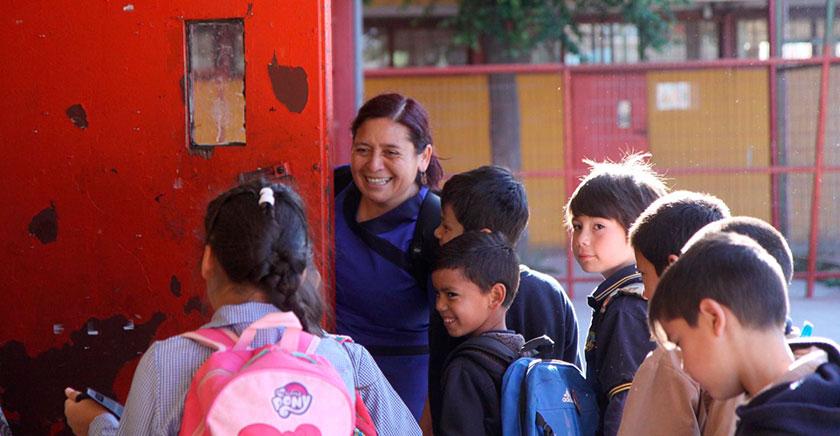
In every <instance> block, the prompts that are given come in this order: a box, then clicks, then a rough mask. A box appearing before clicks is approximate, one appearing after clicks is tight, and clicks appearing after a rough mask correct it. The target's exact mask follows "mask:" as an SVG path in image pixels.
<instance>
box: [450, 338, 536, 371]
mask: <svg viewBox="0 0 840 436" xmlns="http://www.w3.org/2000/svg"><path fill="white" fill-rule="evenodd" d="M455 356H466V357H467V358H469V359H470V360H472V361H473V362H475V363H477V364H478V365H481V367H482V368H484V369H486V370H487V371H488V372H490V373H500V374H501V373H504V372H505V370H506V369H507V367H508V366H509V365H510V363H511V362H513V361H514V360H516V358H518V357H519V354H518V353H516V352H515V351H513V350H511V349H510V348H508V347H507V346H505V344H503V343H501V342H499V341H498V340H496V339H493V338H488V337H486V336H476V337H473V338H470V339H468V340H467V341H466V342H464V343H462V344H461V345H458V346H457V347H455V349H454V350H452V352H451V353H450V354H449V357H447V358H446V362H445V363H444V365H443V367H444V368H446V367H447V366H449V361H450V360H452V359H453V358H454V357H455Z"/></svg>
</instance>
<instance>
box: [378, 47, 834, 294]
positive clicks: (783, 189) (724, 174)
mask: <svg viewBox="0 0 840 436" xmlns="http://www.w3.org/2000/svg"><path fill="white" fill-rule="evenodd" d="M824 47H826V48H825V51H824V53H823V56H821V57H817V58H811V59H805V60H791V59H780V58H776V57H772V58H770V59H769V60H733V59H728V60H718V61H708V62H686V63H671V64H649V63H647V64H630V65H597V66H596V65H585V66H565V65H492V66H490V65H483V66H466V67H452V68H445V69H441V68H416V69H396V70H395V69H389V70H376V71H368V72H367V73H366V87H367V94H368V96H370V95H373V94H376V93H377V92H381V91H382V90H385V89H388V90H395V91H400V92H404V93H407V94H412V95H415V96H416V97H418V98H419V99H420V100H421V101H422V102H423V103H424V104H425V103H427V102H428V103H429V105H430V106H431V107H430V112H431V113H432V118H433V120H432V122H433V126H434V128H435V129H436V130H437V129H439V130H443V131H444V133H447V132H449V133H448V136H446V140H447V141H449V142H451V143H450V144H442V143H441V142H440V138H438V139H436V145H437V146H439V149H445V151H446V152H445V153H444V154H447V153H448V155H451V156H453V159H452V161H451V162H452V163H453V166H454V167H455V168H449V167H447V162H446V161H444V167H445V168H446V169H447V170H448V171H449V172H450V173H451V172H458V171H461V170H464V169H467V168H468V167H469V165H467V164H465V163H464V159H463V156H460V154H461V151H459V150H466V151H467V154H471V151H472V149H471V148H470V147H473V148H474V147H479V148H480V147H483V146H486V144H485V145H478V146H476V145H475V144H465V143H462V142H461V140H460V138H461V137H460V136H459V135H460V133H458V131H460V132H463V131H465V130H469V129H466V128H464V127H465V126H460V125H459V126H455V125H454V124H453V125H450V126H447V123H450V124H451V123H454V121H453V119H452V117H453V115H452V114H451V113H448V115H446V116H443V115H441V116H438V117H437V118H436V113H438V114H440V113H443V112H445V110H444V109H441V107H447V106H454V105H456V104H457V105H463V102H458V103H455V102H454V101H453V99H455V98H459V97H458V95H459V94H457V93H456V90H457V89H458V87H463V86H465V85H463V84H459V83H461V82H455V78H459V80H460V78H482V77H486V76H489V75H491V74H498V73H516V74H517V76H518V77H520V78H522V77H526V76H539V78H540V80H555V81H556V83H559V86H558V87H557V88H558V89H556V91H557V93H558V94H559V95H560V98H559V101H560V102H561V103H560V104H559V105H558V106H557V107H551V106H543V107H540V108H539V110H540V111H547V112H551V113H555V112H559V113H561V114H562V117H561V118H560V122H561V123H562V136H561V137H558V138H555V140H554V143H551V142H550V141H549V142H548V143H544V144H542V145H539V146H531V145H527V144H525V139H524V137H525V136H526V134H525V133H524V132H523V134H522V135H521V137H522V138H523V144H522V145H521V146H522V147H523V150H524V149H525V148H527V147H530V148H529V149H539V150H541V151H540V153H542V154H541V155H543V154H545V153H548V154H551V153H555V154H559V156H557V157H558V159H557V160H555V162H562V163H561V164H560V165H554V166H545V165H543V166H541V167H540V166H539V165H537V167H538V168H536V169H535V168H534V165H531V167H530V168H529V167H528V166H527V165H523V168H522V169H521V171H520V175H521V177H522V178H523V179H524V180H526V184H527V182H534V183H536V181H538V180H548V181H554V182H557V184H558V185H559V184H562V186H563V190H562V192H559V193H558V195H554V197H553V199H552V200H551V201H552V202H553V203H555V206H556V205H562V204H565V202H566V198H568V195H569V194H570V193H571V192H572V191H573V189H574V187H575V185H576V182H577V179H578V177H579V176H580V175H581V174H582V173H583V171H584V168H581V167H580V166H579V162H576V160H577V158H579V157H581V156H587V154H586V153H587V152H588V151H587V150H583V152H581V148H582V147H584V146H583V145H581V140H580V139H576V137H578V138H579V137H581V135H576V132H577V131H578V129H584V130H585V133H586V134H587V135H598V134H599V132H603V128H601V127H598V125H599V124H598V122H597V121H598V120H594V119H593V120H583V121H581V120H577V121H575V120H574V119H573V118H574V117H573V115H574V114H575V112H576V111H581V110H583V108H582V107H581V105H588V104H595V103H592V102H594V101H596V100H598V99H603V98H605V97H604V95H606V94H609V93H610V92H612V91H609V89H607V87H605V88H603V89H601V90H596V92H595V93H594V94H599V93H600V94H604V95H587V96H586V97H585V98H580V95H576V93H578V94H579V93H580V92H584V91H581V89H583V88H582V87H579V86H577V85H578V84H580V83H582V82H583V81H584V80H585V79H586V78H587V77H591V76H592V75H602V76H603V77H606V78H607V79H605V80H606V81H609V80H612V81H614V82H615V81H618V82H621V81H622V80H624V79H623V78H625V77H628V76H630V75H633V76H638V75H639V74H643V75H647V87H648V93H647V96H648V98H647V102H646V103H645V102H642V103H640V104H647V106H652V107H653V106H656V105H658V104H659V103H658V102H657V96H656V95H655V94H656V92H654V89H652V88H653V87H654V86H656V87H658V86H659V84H660V83H666V84H667V85H668V86H673V84H675V83H676V84H679V83H682V82H683V81H685V82H689V83H694V82H697V83H700V85H701V86H703V87H704V90H705V91H704V92H706V93H707V94H714V96H712V97H709V96H707V95H705V94H704V95H703V96H700V97H699V98H697V100H698V101H699V102H700V103H699V104H701V105H706V106H705V107H700V108H697V107H694V108H693V109H694V110H695V113H696V114H697V115H696V118H695V120H696V121H688V122H687V123H685V122H684V124H682V126H684V127H685V128H687V129H689V130H690V132H686V141H687V142H689V143H691V142H692V141H693V142H697V140H698V138H696V137H697V136H702V135H703V134H704V132H707V133H708V134H709V135H714V136H715V137H716V138H720V139H721V141H720V142H719V143H718V144H717V146H714V141H712V144H713V146H711V148H704V149H697V150H693V149H691V146H688V148H686V149H682V150H680V151H678V152H675V151H674V150H675V148H678V143H679V142H680V141H681V139H682V138H680V135H679V131H677V133H676V134H674V133H673V132H672V133H663V130H667V129H666V128H665V127H663V125H664V124H667V123H668V120H667V119H664V121H663V119H659V120H654V119H652V118H650V119H648V120H647V123H646V125H645V126H646V127H644V128H643V129H641V130H639V133H642V134H644V135H645V136H646V137H647V138H648V141H649V144H650V147H651V151H652V152H653V155H654V162H655V163H656V164H657V170H659V171H661V172H663V173H665V174H666V175H667V176H668V177H670V178H674V179H675V180H676V181H677V185H678V187H679V188H686V187H688V188H690V189H693V190H702V191H706V192H710V193H712V194H715V195H718V196H721V197H727V195H728V196H729V197H728V198H725V199H726V200H727V203H729V205H730V207H732V208H733V213H736V214H754V213H750V212H749V211H754V210H756V209H755V207H754V205H749V204H743V205H741V203H745V202H746V203H748V202H750V201H752V200H753V199H752V198H751V197H755V195H754V194H758V195H759V196H766V198H767V202H762V201H759V204H760V205H761V204H764V203H767V204H766V205H765V206H764V208H765V209H766V211H767V212H766V218H765V219H767V220H768V221H770V222H772V224H773V225H774V226H775V227H777V228H779V229H780V230H781V231H782V232H783V233H784V234H785V235H786V237H788V239H789V241H790V242H791V246H792V248H793V251H794V256H795V258H796V259H797V260H799V262H798V267H797V272H796V278H799V279H806V280H807V285H808V286H807V295H808V296H809V297H810V296H812V295H813V290H814V283H815V281H816V280H825V279H837V278H840V261H838V259H840V229H838V226H837V224H838V223H840V209H838V208H837V206H836V205H835V203H837V202H836V199H837V197H838V196H839V195H840V58H838V57H834V56H832V55H831V52H830V48H831V47H833V44H828V43H826V44H824ZM692 81H694V82H692ZM523 83H524V82H522V81H520V82H519V84H518V85H517V86H518V87H519V91H520V94H519V95H520V102H519V105H520V111H521V112H520V114H522V113H524V112H522V111H526V110H528V107H526V106H527V105H526V103H523V102H522V101H521V100H522V98H523V97H521V96H522V95H525V94H527V91H524V90H523V89H524V86H525V85H524V84H523ZM610 86H612V85H610ZM718 86H721V87H723V88H724V90H723V91H721V90H717V89H713V88H715V87H718ZM698 87H699V86H698ZM613 88H614V87H613ZM692 89H694V88H692ZM745 89H746V90H745ZM727 90H730V91H733V92H734V94H735V95H734V96H733V95H732V94H733V92H727ZM692 92H694V91H692ZM698 92H699V91H698ZM418 94H420V95H418ZM477 94H478V95H479V96H480V95H481V92H480V90H479V91H478V92H477ZM619 94H620V91H619ZM616 98H618V99H619V102H620V101H621V100H620V99H621V98H622V97H621V96H620V95H619V96H618V97H616ZM691 98H692V97H690V98H689V99H691ZM742 99H746V100H748V101H747V102H746V103H745V102H744V101H741V100H742ZM479 100H480V98H479ZM709 102H711V104H708V103H709ZM628 104H629V103H628ZM692 104H697V103H696V102H693V103H692ZM482 105H484V106H483V107H485V108H486V109H487V110H489V108H487V107H486V106H487V102H486V101H484V100H481V103H478V104H477V106H478V107H482ZM634 105H637V103H634ZM459 107H460V106H459ZM612 107H613V108H615V107H616V106H615V105H613V106H612ZM620 107H621V103H619V105H618V109H614V111H613V112H612V113H606V114H604V115H603V117H606V118H608V119H609V118H613V119H614V118H616V117H617V118H619V121H618V122H619V123H621V122H622V121H621V120H620V118H621V114H617V113H615V111H619V112H620V111H621V109H620ZM634 107H635V106H634ZM733 107H735V108H736V109H732V108H733ZM532 109H533V108H532ZM634 110H635V109H634ZM651 112H655V111H654V110H653V109H651ZM663 113H665V112H663ZM720 113H723V114H724V115H720ZM727 114H728V115H727ZM732 114H735V118H737V119H735V120H727V119H724V118H727V117H729V118H731V117H732ZM756 114H759V115H756ZM464 116H466V117H469V116H474V117H475V116H482V115H481V114H477V113H476V112H473V113H472V115H464ZM669 116H670V115H669ZM651 117H654V115H653V114H652V115H651ZM715 117H718V118H715ZM721 117H723V118H721ZM521 118H523V124H524V123H527V122H528V120H526V119H525V118H526V117H525V116H524V115H522V117H521ZM601 121H603V120H601ZM610 122H611V121H610ZM726 122H728V123H730V125H729V127H725V128H718V127H719V126H718V124H720V123H726ZM459 123H463V121H459ZM479 124H480V123H479ZM601 124H603V123H601ZM635 124H636V123H635V121H634V122H633V125H634V126H635ZM629 125H630V123H628V126H629ZM733 126H734V127H733ZM666 127H667V126H666ZM538 128H539V127H538ZM633 128H636V127H633ZM523 129H525V130H527V129H528V127H527V126H525V127H523ZM599 129H600V130H599ZM532 130H533V129H532ZM452 131H456V132H455V133H452ZM668 135H671V136H668ZM675 135H676V136H675ZM584 136H585V135H584ZM688 136H691V138H688ZM605 138H606V139H605V140H609V139H610V138H614V136H610V137H607V136H605ZM657 138H658V139H657ZM663 138H665V139H663ZM730 138H731V142H732V144H738V143H745V144H746V143H750V144H748V145H747V146H746V149H745V150H746V152H745V153H742V154H745V156H746V160H742V161H739V160H738V159H734V160H731V161H727V159H726V158H725V157H726V155H728V154H738V153H740V151H739V152H730V150H729V149H728V147H729V145H728V144H729V143H730V142H729V139H730ZM744 138H747V139H744ZM701 139H702V138H701ZM756 141H757V142H758V145H755V144H752V143H753V142H756ZM619 142H620V143H616V144H612V148H613V151H614V152H620V151H623V150H621V146H622V145H624V144H627V142H626V141H624V140H619ZM701 142H702V141H701ZM707 142H708V141H707ZM704 144H705V143H704ZM762 144H763V145H762ZM535 147H536V148H535ZM636 148H637V147H636ZM754 150H758V152H757V153H755V154H753V153H754ZM592 153H595V155H592V157H594V158H602V157H604V156H598V155H597V154H598V153H601V152H600V151H592ZM674 153H677V154H676V155H674V156H671V155H673V154H674ZM485 155H486V154H485ZM658 156H670V157H665V158H662V159H657V158H658ZM608 157H609V153H608ZM523 159H524V158H523ZM663 159H664V160H665V163H666V164H665V165H663ZM727 162H729V163H727ZM756 162H757V163H756ZM483 163H489V162H483V161H481V160H480V159H479V160H473V161H472V162H471V164H472V165H477V164H483ZM685 181H688V182H685ZM756 181H758V182H760V183H758V184H756ZM681 183H684V185H682V186H681ZM736 185H737V186H736ZM741 185H743V186H741ZM765 185H766V189H765V188H764V187H765ZM730 190H732V191H733V192H729V191H730ZM739 193H740V194H739ZM560 196H562V197H563V198H559V197H560ZM529 197H530V200H531V205H532V208H534V207H537V208H539V207H542V206H543V205H542V204H535V201H534V196H533V192H532V190H531V187H530V186H529ZM541 198H542V197H541ZM733 203H734V206H735V207H733ZM760 208H761V206H760V207H759V209H760ZM553 211H554V212H555V214H554V215H556V211H557V208H555V209H553ZM745 211H746V212H745ZM757 215H758V216H760V217H764V216H763V215H764V214H763V213H761V214H757ZM532 216H534V211H533V210H532ZM536 218H537V221H538V222H537V224H539V220H545V219H548V220H551V221H552V223H553V224H551V225H553V226H554V229H555V231H556V232H564V231H565V230H564V229H563V226H562V216H551V217H545V216H543V217H536ZM533 225H534V220H533V219H532V232H533ZM537 239H541V238H537ZM530 242H531V241H529V244H528V248H529V249H532V248H533V246H534V244H531V243H530ZM537 245H539V244H537ZM560 246H561V247H562V246H565V247H568V239H567V238H564V241H563V244H562V245H560ZM566 250H568V248H566ZM527 251H528V250H526V252H527ZM542 253H545V251H542ZM555 254H556V253H555ZM535 256H536V257H539V256H540V255H539V254H534V255H532V256H531V258H532V259H533V258H534V257H535ZM526 258H528V257H527V256H526ZM549 258H550V262H554V265H546V264H543V265H540V266H541V267H542V268H543V269H547V270H550V271H553V272H554V273H555V274H556V275H557V276H558V278H559V279H562V280H563V281H564V282H565V284H566V286H567V289H568V290H569V292H570V293H571V292H572V291H573V289H574V286H573V285H574V284H575V283H577V282H586V281H596V280H598V278H597V277H593V276H591V275H590V276H587V275H585V274H581V272H580V270H578V271H577V272H576V270H575V268H576V266H575V262H574V260H573V257H572V256H571V252H570V251H567V252H566V255H565V256H562V255H559V256H558V255H555V256H549ZM557 263H565V267H564V268H563V267H561V266H560V265H557Z"/></svg>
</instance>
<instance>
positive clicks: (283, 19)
mask: <svg viewBox="0 0 840 436" xmlns="http://www.w3.org/2000/svg"><path fill="white" fill-rule="evenodd" d="M0 16H2V17H4V18H3V20H2V21H0V38H2V41H3V44H2V48H0V59H2V60H0V62H2V71H3V72H4V73H3V75H4V86H3V89H4V91H3V98H0V137H1V138H2V139H3V142H4V144H3V146H2V147H0V180H2V185H3V189H0V204H2V205H3V206H2V208H0V240H2V248H0V277H2V279H3V281H4V283H2V285H0V288H2V289H3V294H2V295H3V297H4V299H3V304H2V305H0V319H3V328H2V329H0V400H2V406H3V408H4V410H5V411H6V414H7V416H8V417H9V418H10V419H11V421H12V423H13V428H14V429H15V430H18V431H19V432H21V433H22V434H43V433H45V432H47V431H51V432H56V431H59V430H61V429H62V428H63V410H62V403H63V394H62V389H63V388H64V387H65V386H75V387H77V388H82V387H85V386H91V387H94V388H97V389H100V390H102V391H104V392H107V393H111V394H114V395H116V396H117V397H118V399H120V400H125V396H126V393H127V390H128V386H129V383H130V378H131V374H132V372H133V369H134V365H136V362H137V359H138V358H139V356H140V354H141V353H142V351H143V350H145V349H146V347H147V346H148V344H149V341H150V340H152V339H153V338H164V337H167V336H170V335H173V334H177V333H179V332H181V331H184V330H187V329H191V328H194V327H196V326H198V325H199V323H201V322H202V321H203V320H205V319H206V318H207V315H209V314H208V313H207V312H206V309H204V306H203V294H204V285H203V282H202V280H201V277H200V275H199V271H198V267H197V265H198V259H199V255H200V253H201V248H202V238H203V231H202V217H203V214H204V208H205V207H206V204H207V202H208V201H209V200H210V199H212V198H213V197H214V196H215V195H216V194H218V193H220V192H221V191H223V190H225V189H227V188H228V187H230V186H231V185H232V184H233V183H234V182H235V179H236V177H237V176H238V175H239V174H240V173H242V172H248V171H253V170H255V169H256V168H258V167H271V166H275V165H278V164H281V163H287V164H288V168H289V170H290V172H291V175H292V179H291V183H293V184H295V185H296V186H297V187H298V189H299V191H300V192H301V194H302V195H303V197H304V199H305V200H306V202H307V205H308V208H309V217H310V222H311V225H312V232H313V237H314V239H315V241H316V245H317V249H316V251H317V258H318V259H319V262H321V263H320V266H321V267H322V272H323V273H324V275H325V277H324V279H325V280H324V282H325V283H331V281H332V280H331V277H330V276H329V274H328V273H329V271H327V270H326V269H325V268H324V266H325V265H329V261H328V260H325V259H326V258H325V256H324V255H329V250H328V247H329V246H330V245H331V239H332V237H331V234H330V231H329V228H328V223H330V221H331V209H330V207H328V205H329V202H330V201H331V195H330V192H328V191H327V190H326V189H325V187H326V186H329V183H331V181H330V180H329V178H330V175H331V174H330V171H328V169H329V166H328V164H327V162H328V160H327V155H326V153H327V150H326V136H327V131H328V128H327V126H328V119H327V118H328V117H327V114H328V103H327V99H326V98H325V90H326V89H327V81H328V80H331V79H330V78H329V76H328V74H327V71H329V66H330V65H329V63H330V62H329V60H328V58H327V55H328V49H329V44H330V30H329V19H328V17H329V16H330V7H329V0H318V1H315V0H284V1H268V0H252V1H237V0H231V1H226V2H206V1H197V0H167V1H163V0H161V1H151V0H126V1H122V2H84V3H79V2H76V1H66V0H64V1H46V0H41V1H17V0H13V1H11V2H3V3H2V6H0ZM224 18H243V19H244V23H245V39H244V41H245V56H246V76H245V94H246V122H245V125H246V129H247V145H245V146H242V147H222V148H218V149H216V150H215V151H214V152H213V153H212V154H211V155H210V156H209V157H208V156H206V155H204V156H203V155H200V154H197V153H194V152H191V151H190V150H189V149H188V147H187V141H186V127H185V126H186V121H185V105H184V97H183V91H182V89H181V85H180V83H181V81H182V77H183V76H184V73H185V49H184V39H185V36H184V35H185V30H184V21H185V20H196V19H224ZM275 56H276V59H277V64H278V65H279V66H281V67H300V68H302V70H303V71H304V72H305V80H301V81H297V82H295V81H294V80H287V81H275V84H274V85H272V81H271V80H270V76H269V64H270V63H271V62H272V58H273V57H275ZM288 92H291V93H301V92H303V93H304V94H305V95H306V104H305V106H304V107H303V110H302V111H301V112H300V113H295V112H292V111H291V110H290V109H289V108H287V107H286V106H285V105H284V104H283V102H282V101H281V100H280V99H278V97H277V95H278V94H279V95H281V96H282V95H283V94H284V93H288ZM73 105H81V107H82V108H83V109H84V111H85V114H86V118H87V127H86V128H84V129H82V128H80V127H78V126H77V125H75V124H74V123H73V122H71V119H70V118H69V117H68V115H67V114H66V111H67V109H68V108H69V107H71V106H73ZM53 236H54V238H53ZM39 237H40V238H39ZM53 239H54V240H53ZM42 240H43V241H42Z"/></svg>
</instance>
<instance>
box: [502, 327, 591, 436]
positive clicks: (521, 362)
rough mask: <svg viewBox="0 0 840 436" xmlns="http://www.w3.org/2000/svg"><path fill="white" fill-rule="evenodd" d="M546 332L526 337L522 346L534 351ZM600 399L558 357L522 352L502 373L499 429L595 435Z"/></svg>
mask: <svg viewBox="0 0 840 436" xmlns="http://www.w3.org/2000/svg"><path fill="white" fill-rule="evenodd" d="M553 343H554V342H553V341H551V339H549V338H548V336H541V337H539V338H535V339H531V340H530V341H528V342H527V343H526V344H525V345H524V346H523V347H522V350H521V351H520V355H522V356H532V355H533V354H534V352H535V350H536V349H537V348H539V347H541V346H543V345H549V344H553ZM597 430H598V403H597V400H596V399H595V392H593V391H592V388H590V387H589V385H588V384H587V382H586V380H585V379H584V378H583V375H582V374H581V373H580V370H579V369H578V368H577V367H576V366H575V365H573V364H571V363H568V362H563V361H561V360H549V359H539V358H535V357H520V358H519V359H517V360H515V361H514V362H513V363H511V364H510V366H508V368H507V371H505V376H504V378H503V379H502V434H504V435H506V436H515V435H523V436H526V435H527V436H536V435H547V436H563V435H584V436H590V435H594V434H595V432H596V431H597Z"/></svg>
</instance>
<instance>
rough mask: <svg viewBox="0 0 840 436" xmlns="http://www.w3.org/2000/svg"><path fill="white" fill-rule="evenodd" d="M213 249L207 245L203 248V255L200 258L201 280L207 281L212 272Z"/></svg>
mask: <svg viewBox="0 0 840 436" xmlns="http://www.w3.org/2000/svg"><path fill="white" fill-rule="evenodd" d="M214 267H215V265H213V249H212V248H210V246H209V245H205V246H204V254H203V255H202V256H201V278H203V279H204V280H207V279H208V278H209V277H210V275H211V272H212V271H213V268H214Z"/></svg>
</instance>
